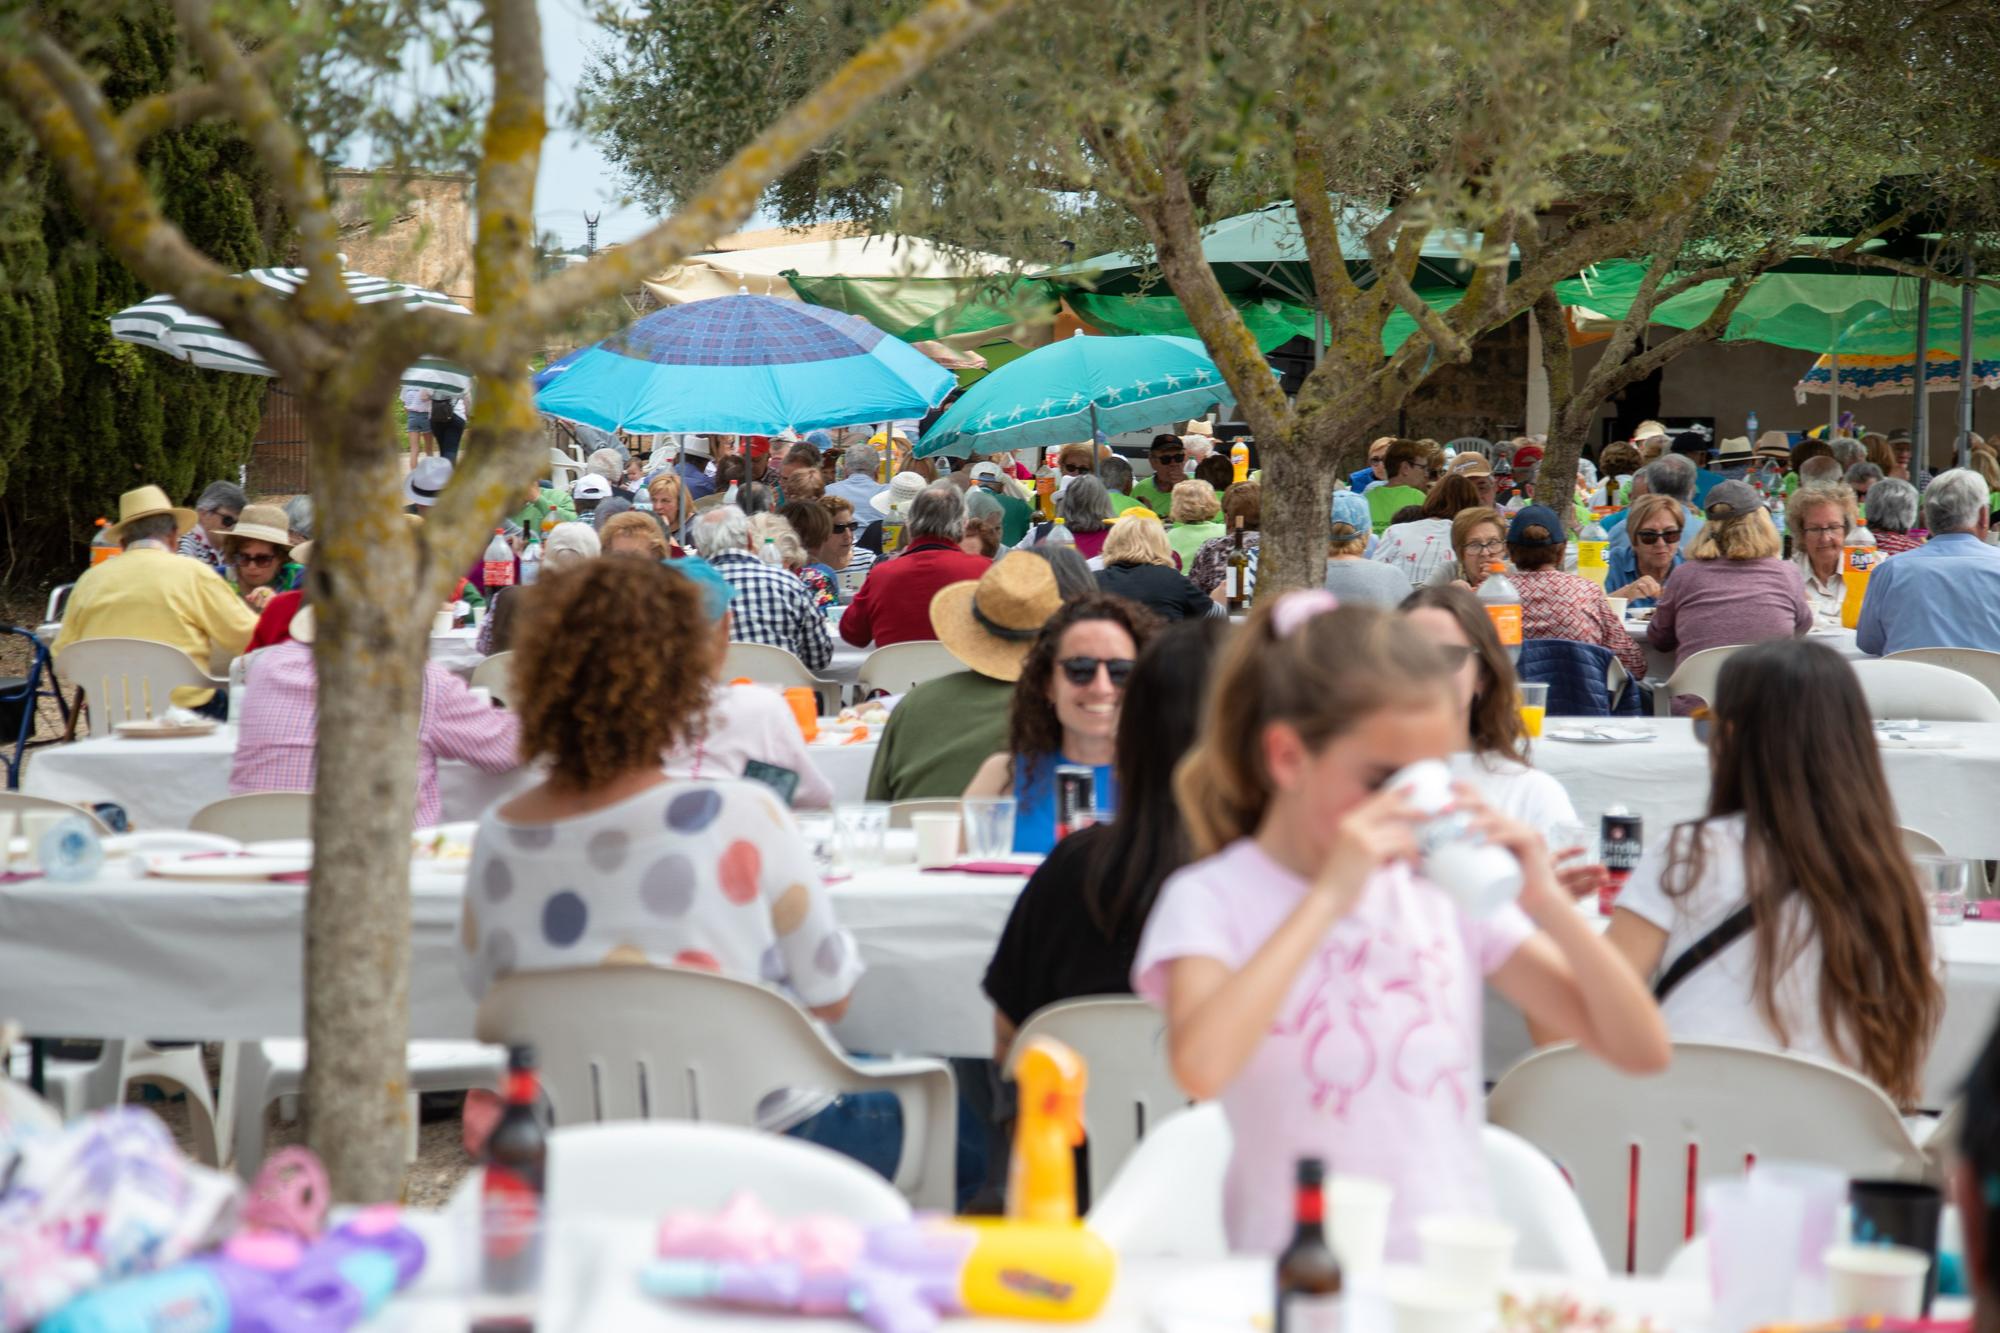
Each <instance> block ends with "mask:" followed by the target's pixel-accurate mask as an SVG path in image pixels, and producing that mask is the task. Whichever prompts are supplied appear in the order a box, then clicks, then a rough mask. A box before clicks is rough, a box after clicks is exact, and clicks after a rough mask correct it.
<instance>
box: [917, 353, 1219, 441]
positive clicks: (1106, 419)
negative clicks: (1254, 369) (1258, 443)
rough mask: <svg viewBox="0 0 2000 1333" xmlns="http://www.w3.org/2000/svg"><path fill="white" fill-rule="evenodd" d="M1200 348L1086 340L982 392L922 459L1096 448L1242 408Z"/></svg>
mask: <svg viewBox="0 0 2000 1333" xmlns="http://www.w3.org/2000/svg"><path fill="white" fill-rule="evenodd" d="M1235 403H1236V396H1235V395H1234V394H1232V393H1231V392H1230V391H1229V386H1228V385H1227V384H1225V383H1224V382H1223V379H1222V372H1221V371H1220V370H1217V369H1216V367H1215V362H1213V361H1211V360H1210V359H1209V356H1208V351H1207V349H1206V348H1204V347H1203V346H1202V345H1201V343H1200V342H1199V341H1197V340H1196V339H1193V338H1173V337H1166V336H1163V335H1150V336H1144V337H1134V338H1093V337H1086V336H1085V335H1083V334H1078V335H1076V336H1075V337H1071V338H1064V339H1063V340H1061V341H1060V342H1054V343H1050V344H1049V345H1048V346H1047V347H1039V348H1036V349H1035V350H1034V351H1032V352H1030V353H1028V354H1027V355H1026V356H1024V357H1020V358H1018V359H1016V360H1014V361H1010V362H1008V363H1007V364H1006V365H1004V366H1002V367H1000V369H998V370H996V371H994V372H993V373H992V374H990V375H988V376H986V377H985V378H984V379H982V380H980V381H979V382H978V383H977V384H974V385H973V386H972V387H971V388H970V389H967V390H966V391H965V394H964V396H962V397H961V398H960V399H959V400H958V401H957V402H955V403H953V404H952V405H951V409H950V410H949V411H948V412H946V413H945V414H944V415H943V416H941V417H939V418H938V419H937V420H936V421H934V422H932V423H931V428H930V429H929V430H927V431H925V432H924V434H923V438H922V439H921V440H919V441H918V443H917V455H918V456H919V457H930V456H933V455H938V454H943V455H946V456H949V457H952V458H964V457H967V456H969V455H972V454H995V453H1003V452H1006V451H1009V450H1013V449H1042V448H1047V447H1048V446H1049V445H1052V444H1078V443H1085V442H1088V441H1089V440H1090V438H1091V436H1092V433H1093V432H1094V431H1103V432H1104V433H1105V434H1107V435H1115V434H1117V433H1118V432H1120V431H1127V430H1145V429H1146V428H1148V427H1150V426H1161V425H1166V424H1168V423H1171V422H1179V421H1186V420H1188V419H1189V418H1190V417H1198V416H1201V415H1203V414H1204V413H1206V412H1207V411H1208V410H1209V409H1210V408H1211V407H1222V408H1224V409H1227V408H1230V407H1233V406H1235Z"/></svg>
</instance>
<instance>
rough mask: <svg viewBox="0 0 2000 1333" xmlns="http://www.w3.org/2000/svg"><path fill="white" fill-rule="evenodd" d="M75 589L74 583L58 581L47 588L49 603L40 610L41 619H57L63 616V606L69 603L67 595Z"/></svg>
mask: <svg viewBox="0 0 2000 1333" xmlns="http://www.w3.org/2000/svg"><path fill="white" fill-rule="evenodd" d="M75 589H76V584H74V583H58V584H57V585H56V586H55V587H53V588H51V589H49V603H48V605H47V606H46V607H44V608H43V610H42V619H43V620H46V621H59V620H61V619H62V618H63V608H65V607H67V606H68V605H69V595H70V593H72V592H73V591H75Z"/></svg>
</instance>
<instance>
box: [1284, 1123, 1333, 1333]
mask: <svg viewBox="0 0 2000 1333" xmlns="http://www.w3.org/2000/svg"><path fill="white" fill-rule="evenodd" d="M1325 1181H1326V1164H1325V1163H1324V1162H1322V1161H1320V1159H1319V1158H1317V1157H1302V1158H1300V1159H1299V1175H1298V1187H1297V1195H1296V1202H1295V1203H1294V1204H1293V1210H1294V1214H1295V1225H1294V1227H1293V1230H1292V1243H1291V1244H1290V1245H1287V1246H1286V1247H1285V1252H1284V1253H1283V1254H1281V1255H1279V1256H1278V1299H1277V1309H1276V1316H1277V1333H1338V1330H1339V1328H1340V1287H1341V1282H1340V1261H1339V1260H1338V1259H1336V1258H1334V1256H1333V1251H1332V1250H1331V1249H1330V1248H1328V1246H1327V1243H1326V1230H1325V1225H1324V1220H1325V1216H1326V1192H1325V1190H1324V1188H1323V1185H1324V1183H1325Z"/></svg>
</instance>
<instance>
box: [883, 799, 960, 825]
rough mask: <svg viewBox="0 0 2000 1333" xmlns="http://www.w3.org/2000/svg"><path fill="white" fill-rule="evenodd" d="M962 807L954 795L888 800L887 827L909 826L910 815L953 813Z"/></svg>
mask: <svg viewBox="0 0 2000 1333" xmlns="http://www.w3.org/2000/svg"><path fill="white" fill-rule="evenodd" d="M963 808H964V802H962V801H960V800H959V799H958V797H956V796H925V797H920V798H914V799H911V800H908V801H891V802H889V827H890V828H910V827H912V825H911V823H910V816H912V815H955V814H957V813H958V812H959V811H960V810H962V809H963Z"/></svg>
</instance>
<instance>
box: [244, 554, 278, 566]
mask: <svg viewBox="0 0 2000 1333" xmlns="http://www.w3.org/2000/svg"><path fill="white" fill-rule="evenodd" d="M236 563H237V564H239V565H248V566H249V567H250V568H252V569H262V568H263V567H264V566H266V565H275V564H277V563H278V557H277V556H275V555H239V556H237V557H236Z"/></svg>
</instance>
